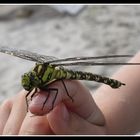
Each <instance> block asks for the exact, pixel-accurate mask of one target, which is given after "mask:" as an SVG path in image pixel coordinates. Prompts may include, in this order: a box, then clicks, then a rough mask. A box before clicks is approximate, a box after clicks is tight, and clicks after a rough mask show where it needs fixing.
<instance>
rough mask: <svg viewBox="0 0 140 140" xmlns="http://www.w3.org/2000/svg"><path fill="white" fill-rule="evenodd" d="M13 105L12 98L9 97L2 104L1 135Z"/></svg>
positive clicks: (0, 113)
mask: <svg viewBox="0 0 140 140" xmlns="http://www.w3.org/2000/svg"><path fill="white" fill-rule="evenodd" d="M12 105H13V103H12V100H10V99H8V100H5V101H4V102H3V103H2V105H1V106H0V135H1V134H2V133H3V129H4V126H5V124H6V122H7V120H8V118H9V115H10V112H11V108H12Z"/></svg>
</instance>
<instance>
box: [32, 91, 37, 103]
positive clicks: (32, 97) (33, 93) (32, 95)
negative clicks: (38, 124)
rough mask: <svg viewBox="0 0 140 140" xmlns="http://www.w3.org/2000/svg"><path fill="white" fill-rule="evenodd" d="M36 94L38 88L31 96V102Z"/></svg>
mask: <svg viewBox="0 0 140 140" xmlns="http://www.w3.org/2000/svg"><path fill="white" fill-rule="evenodd" d="M36 92H37V88H35V91H34V92H33V93H32V95H31V101H32V99H33V97H34V95H35V94H36Z"/></svg>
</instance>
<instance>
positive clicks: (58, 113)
mask: <svg viewBox="0 0 140 140" xmlns="http://www.w3.org/2000/svg"><path fill="white" fill-rule="evenodd" d="M65 84H66V87H67V90H68V92H69V94H70V96H72V98H73V100H74V102H71V99H70V98H69V97H68V96H67V94H66V91H65V89H64V87H63V85H62V83H61V81H57V82H54V83H53V84H51V85H49V88H50V87H53V88H58V87H59V88H58V92H59V93H58V96H57V98H56V101H55V103H54V109H53V110H52V111H50V112H49V110H50V108H51V106H52V101H53V99H54V94H53V93H51V94H50V97H49V99H48V101H47V102H46V104H45V106H44V108H43V110H42V109H41V108H42V105H43V102H44V101H45V99H46V97H47V94H48V93H47V92H46V91H40V92H39V93H37V95H36V96H35V97H34V98H33V100H32V101H31V103H30V105H29V110H30V112H31V113H33V114H38V115H41V116H36V115H35V116H32V117H31V113H30V112H26V104H25V95H26V94H25V91H22V92H21V93H20V94H19V95H18V96H17V97H16V98H14V99H11V100H8V101H6V102H5V103H3V105H2V106H1V107H0V133H1V134H19V135H24V134H26V135H28V134H29V135H35V134H38V135H39V134H45V135H47V134H63V135H66V134H74V135H79V134H82V135H83V134H105V133H106V128H105V126H104V124H105V120H104V116H103V114H102V113H101V111H100V109H99V108H98V107H97V105H96V104H95V102H94V100H93V98H92V96H91V94H90V93H89V91H88V89H86V88H85V87H84V86H83V85H81V84H80V83H79V82H78V81H69V80H65ZM43 114H44V115H43ZM45 114H46V115H45Z"/></svg>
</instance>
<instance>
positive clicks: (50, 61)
mask: <svg viewBox="0 0 140 140" xmlns="http://www.w3.org/2000/svg"><path fill="white" fill-rule="evenodd" d="M0 52H2V53H5V54H9V55H12V56H16V57H19V58H22V59H25V60H29V61H34V62H36V64H35V66H34V67H33V68H32V69H31V70H30V71H29V72H26V73H24V74H23V75H22V78H21V84H22V86H23V88H24V89H25V90H26V91H28V92H27V94H26V96H25V98H26V104H27V110H28V96H29V95H31V100H32V98H33V96H34V95H35V94H36V93H37V91H38V89H40V90H46V91H48V95H47V97H46V99H45V101H44V103H43V105H42V110H43V108H44V106H45V104H46V102H47V100H48V98H49V96H50V93H51V91H55V93H56V94H55V97H54V99H53V101H52V109H53V107H54V103H55V100H56V98H57V95H58V89H56V88H49V87H48V85H50V84H51V83H53V82H55V81H57V80H61V81H62V84H63V85H64V88H65V90H66V93H67V96H68V97H69V98H70V99H71V100H72V102H73V98H72V97H71V96H70V94H69V92H68V90H67V87H66V85H65V83H64V80H65V79H67V80H88V81H96V82H99V83H103V84H106V85H108V86H110V87H111V88H114V89H115V88H119V87H121V86H124V85H125V83H123V82H121V81H118V80H116V79H111V78H108V77H105V76H102V75H98V74H93V73H91V72H84V71H75V70H72V69H68V68H66V66H78V65H81V66H97V65H98V66H100V65H101V66H102V65H109V66H110V65H140V63H124V62H108V63H107V62H96V61H97V60H100V59H106V58H107V59H110V58H119V57H120V58H123V57H133V55H104V56H94V57H69V58H62V59H58V58H56V57H54V56H46V55H41V54H37V53H35V52H30V51H27V50H20V49H15V48H10V47H6V46H3V47H0ZM95 60H96V61H95Z"/></svg>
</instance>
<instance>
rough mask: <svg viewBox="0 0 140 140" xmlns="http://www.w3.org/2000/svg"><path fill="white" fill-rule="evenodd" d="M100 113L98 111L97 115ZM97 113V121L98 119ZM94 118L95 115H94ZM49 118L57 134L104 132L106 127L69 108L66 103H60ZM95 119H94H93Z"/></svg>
mask: <svg viewBox="0 0 140 140" xmlns="http://www.w3.org/2000/svg"><path fill="white" fill-rule="evenodd" d="M99 114H100V113H98V112H97V115H99ZM97 115H96V114H95V121H96V119H97ZM92 117H93V118H94V116H92ZM47 119H48V122H49V125H50V127H51V129H52V131H53V132H54V133H55V134H61V135H63V134H75V135H77V134H80V135H81V134H82V135H83V134H104V127H103V126H97V125H95V124H93V123H91V122H89V121H88V120H86V119H84V118H82V117H80V116H78V115H77V114H76V113H73V112H71V111H69V110H68V109H67V107H66V106H65V104H63V103H60V104H58V105H57V106H56V107H55V108H54V109H53V110H52V111H51V112H50V113H49V114H48V115H47ZM93 120H94V119H93Z"/></svg>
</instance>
